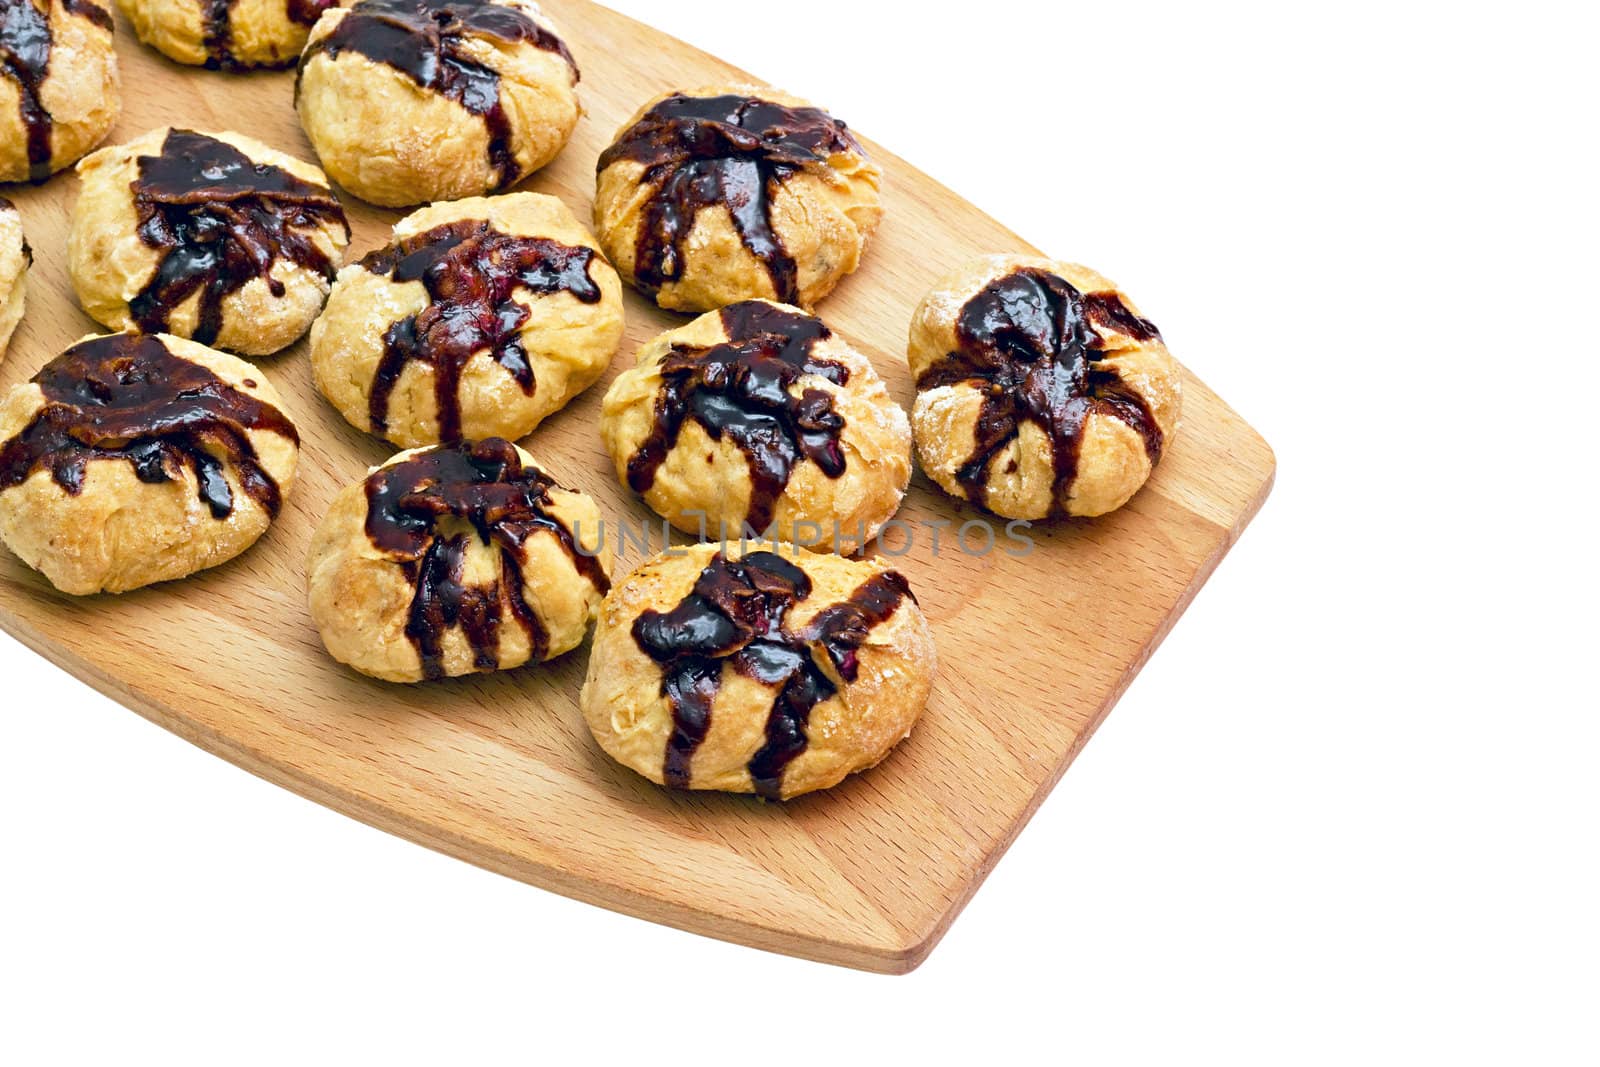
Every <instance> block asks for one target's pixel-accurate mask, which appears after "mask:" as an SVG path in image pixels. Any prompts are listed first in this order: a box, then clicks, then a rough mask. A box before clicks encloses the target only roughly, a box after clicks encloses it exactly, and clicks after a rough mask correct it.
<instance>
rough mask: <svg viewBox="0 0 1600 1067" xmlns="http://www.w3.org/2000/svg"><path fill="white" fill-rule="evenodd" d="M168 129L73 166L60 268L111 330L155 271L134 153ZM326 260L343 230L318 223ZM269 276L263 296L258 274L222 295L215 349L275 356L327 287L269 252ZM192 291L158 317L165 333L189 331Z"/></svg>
mask: <svg viewBox="0 0 1600 1067" xmlns="http://www.w3.org/2000/svg"><path fill="white" fill-rule="evenodd" d="M169 132H170V130H168V129H165V128H164V129H158V130H151V131H150V132H149V133H147V134H145V135H144V136H142V137H139V138H136V139H135V140H132V141H129V142H128V143H126V144H120V145H112V146H110V147H107V148H102V149H101V150H100V151H98V152H96V153H94V154H93V155H91V156H89V157H87V158H86V159H84V160H83V162H81V163H79V164H78V177H79V178H80V179H81V182H82V187H81V189H80V191H79V195H78V201H77V203H76V204H75V205H74V206H73V210H72V230H71V233H70V234H69V235H68V238H67V272H68V274H69V275H70V276H71V278H72V286H73V288H74V289H75V290H76V291H77V294H78V302H79V303H80V304H82V305H83V310H84V311H86V312H88V313H89V315H90V316H91V317H93V318H94V319H95V320H96V321H97V322H100V323H101V324H103V325H105V326H106V327H108V328H110V329H113V330H135V329H138V323H136V322H135V321H134V318H133V312H132V309H131V308H130V307H129V301H131V300H133V299H134V298H135V297H136V296H137V295H138V294H139V292H140V291H141V290H142V289H143V288H144V287H145V286H146V285H147V284H149V282H150V280H151V279H152V278H153V277H155V274H156V271H157V270H158V269H159V267H160V266H161V262H162V256H163V252H162V251H161V250H160V249H156V248H152V247H151V246H150V245H148V244H146V243H145V241H144V240H143V239H142V238H141V237H140V236H139V218H138V214H137V211H136V209H135V206H134V198H133V191H132V188H131V186H132V183H133V182H134V181H136V180H137V179H138V177H139V157H141V156H158V155H160V154H161V149H162V144H163V143H164V141H165V140H166V137H167V134H168V133H169ZM205 136H207V137H212V138H215V139H216V140H219V141H223V142H225V143H227V144H229V145H232V146H233V147H234V148H236V149H238V150H239V151H240V152H242V153H243V154H244V155H246V156H248V157H249V158H250V159H251V160H252V161H253V162H256V163H267V164H271V165H272V166H275V167H281V168H282V169H284V170H286V171H288V172H289V173H290V174H292V175H294V176H295V177H296V178H299V179H301V180H302V181H306V182H310V183H312V184H314V185H318V186H322V187H323V188H327V185H328V178H327V175H325V174H323V173H322V171H321V169H319V168H318V167H316V166H314V165H313V164H310V163H306V162H304V161H303V160H299V159H296V158H294V157H293V156H290V155H287V154H285V153H283V152H279V151H277V150H276V149H274V148H270V147H268V146H267V145H264V144H262V143H261V142H260V141H257V140H255V139H254V138H251V137H246V136H244V135H243V134H238V133H232V132H229V131H222V132H219V133H207V134H205ZM305 232H307V233H308V235H309V236H310V238H311V241H312V243H313V244H315V245H316V247H317V248H318V249H320V250H321V251H322V253H323V254H324V255H325V256H327V257H328V259H329V260H330V261H331V262H333V263H335V264H336V263H338V262H339V260H340V259H341V257H342V256H343V255H344V249H345V246H346V245H347V244H348V243H349V236H348V234H347V233H346V232H345V229H344V227H343V226H342V225H339V224H338V223H336V222H335V221H333V220H331V219H323V220H322V221H320V222H319V223H318V224H317V225H315V226H314V228H312V229H310V230H308V231H305ZM271 274H272V277H273V278H274V279H276V280H277V281H278V282H279V283H281V284H282V285H283V288H284V293H283V295H282V296H275V295H273V292H272V289H271V286H270V285H269V284H268V282H267V281H266V279H264V278H253V279H251V280H250V281H248V282H246V283H245V284H244V285H243V286H242V287H241V288H239V289H237V290H236V291H234V292H232V293H229V294H228V295H227V296H225V297H224V298H223V300H222V329H221V331H220V332H219V333H218V334H217V337H216V340H215V341H214V342H213V344H215V346H216V347H218V348H223V349H227V350H228V351H230V352H239V353H242V354H244V355H249V356H265V355H271V354H272V353H274V352H278V351H280V350H282V349H284V348H286V347H288V346H289V345H291V344H293V343H294V342H295V341H297V340H299V339H300V337H301V336H302V335H303V334H304V333H305V332H306V330H307V329H309V328H310V326H311V323H312V321H313V320H314V319H315V318H316V317H317V313H318V312H319V311H321V310H322V303H323V301H324V300H325V299H326V298H327V295H328V289H329V287H330V283H329V282H328V281H327V279H325V278H324V277H323V276H322V275H321V274H319V273H318V272H317V271H315V270H311V269H309V268H307V267H305V266H302V265H300V264H298V263H296V262H294V261H293V260H292V259H289V258H288V257H285V256H279V257H277V258H276V259H275V260H274V262H273V265H272V269H271ZM200 300H201V293H200V291H198V290H197V291H196V292H195V293H194V294H193V295H191V296H190V297H189V298H188V299H187V300H185V301H184V302H183V304H182V305H181V306H179V307H178V308H177V309H176V310H174V311H173V312H172V313H171V314H170V315H169V316H168V319H167V331H168V332H170V333H172V334H175V335H177V336H189V335H191V334H193V333H194V332H195V330H196V327H197V325H198V324H199V320H200Z"/></svg>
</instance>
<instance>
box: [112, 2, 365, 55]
mask: <svg viewBox="0 0 1600 1067" xmlns="http://www.w3.org/2000/svg"><path fill="white" fill-rule="evenodd" d="M338 2H339V0H117V3H118V5H119V6H120V7H121V8H122V13H123V14H124V15H125V16H127V19H128V21H129V22H131V23H133V29H134V32H135V33H137V34H138V35H139V40H141V41H143V42H144V43H145V44H147V45H150V46H151V47H153V48H155V49H156V50H157V51H158V52H160V53H161V54H162V55H164V56H166V57H167V58H168V59H171V60H174V61H176V62H178V63H187V64H189V65H190V66H193V67H199V66H205V67H210V68H211V69H212V70H248V69H250V68H252V67H273V68H275V67H292V66H293V65H294V63H295V60H297V59H299V58H300V50H301V49H302V48H304V47H305V46H306V38H307V37H308V36H310V34H311V27H312V26H315V25H316V23H317V19H318V18H320V17H321V16H322V13H323V12H324V11H326V10H328V9H329V8H330V7H336V6H338Z"/></svg>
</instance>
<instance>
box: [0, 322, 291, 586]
mask: <svg viewBox="0 0 1600 1067" xmlns="http://www.w3.org/2000/svg"><path fill="white" fill-rule="evenodd" d="M85 340H87V338H86V339H85ZM157 340H159V341H160V342H161V343H162V344H163V345H165V346H166V348H167V351H168V352H170V353H171V354H172V355H173V356H176V357H178V358H179V359H182V360H186V361H188V362H190V363H194V364H197V365H199V366H202V367H205V368H206V369H207V370H209V371H211V373H213V374H215V375H216V376H217V377H218V378H221V379H222V380H223V381H224V382H226V383H227V384H228V385H230V386H232V387H233V388H234V389H235V390H238V391H239V392H241V393H245V394H247V395H249V396H253V397H256V398H258V399H260V400H262V401H265V402H266V403H268V404H270V405H272V407H274V408H276V409H277V410H278V411H280V412H283V413H284V414H285V415H287V414H288V412H287V411H286V410H285V409H284V406H283V402H282V398H281V397H280V396H279V395H278V392H277V390H276V389H274V388H273V387H272V383H270V382H268V381H267V380H266V378H265V377H264V376H263V375H262V374H261V372H260V371H259V370H257V369H256V368H254V367H252V366H251V365H250V364H248V363H246V362H244V361H243V360H241V359H237V358H235V357H233V356H230V355H227V354H226V353H223V352H217V351H215V350H213V349H209V348H206V347H205V346H204V345H198V344H195V343H194V342H193V341H187V340H184V339H183V338H181V337H168V336H165V335H158V336H157ZM44 405H45V399H44V394H43V392H42V391H41V390H40V388H39V387H38V386H37V385H34V384H32V383H27V384H23V385H18V386H15V387H13V388H12V389H11V391H10V392H9V393H7V394H6V395H5V397H4V399H0V447H4V445H5V444H6V443H7V442H10V441H11V440H12V439H13V438H15V437H16V436H17V435H18V434H20V433H21V432H22V431H23V430H24V429H25V428H26V427H27V426H28V424H29V423H30V422H32V421H33V417H34V416H35V415H36V414H37V413H38V412H39V410H40V409H41V408H43V407H44ZM246 436H247V437H248V439H249V441H250V444H251V446H252V447H253V448H254V449H255V452H256V456H257V458H258V460H259V462H260V465H261V467H262V468H263V469H264V470H265V471H266V472H267V473H268V474H269V475H271V477H272V479H273V481H274V482H276V483H277V487H278V489H279V491H280V492H281V493H282V494H283V495H284V496H287V495H288V493H289V491H290V489H291V488H292V487H293V484H294V475H295V466H296V462H297V460H298V457H299V452H300V449H299V445H298V443H297V442H295V441H293V440H290V439H289V438H287V437H284V436H281V435H280V434H277V433H273V432H271V431H266V430H248V431H247V432H246ZM223 468H224V469H223V473H224V476H225V477H226V478H227V480H228V484H229V486H230V488H231V491H232V494H233V500H234V506H233V510H232V512H231V513H230V514H229V515H228V516H227V517H226V518H222V519H218V518H217V517H216V516H214V515H213V514H212V513H211V511H210V510H209V509H208V508H207V507H206V505H205V504H204V503H203V502H202V501H201V499H200V496H199V494H198V492H197V484H198V483H197V481H196V476H195V472H194V469H193V468H192V467H191V466H188V465H185V466H184V467H182V468H181V473H180V474H179V476H178V477H176V478H173V479H171V480H169V481H164V482H158V483H154V484H151V483H147V482H144V481H141V480H140V479H139V477H138V475H137V474H136V473H135V470H134V466H133V464H132V463H131V462H129V461H128V460H127V459H123V458H104V459H93V460H90V461H89V464H88V467H87V470H86V474H85V477H84V482H83V489H82V491H81V492H79V493H76V494H73V493H69V492H67V491H66V490H65V489H63V488H62V487H61V486H60V485H59V484H58V483H57V482H56V481H55V480H54V478H53V477H52V476H51V473H50V471H49V470H44V469H40V470H35V471H33V472H32V473H31V474H30V475H29V476H28V478H27V480H26V481H24V482H23V483H22V484H20V485H17V486H15V487H13V488H10V489H0V541H3V542H4V543H5V545H6V547H8V548H9V549H11V551H12V552H14V553H15V554H16V555H17V557H18V558H19V559H21V560H22V561H23V562H24V563H26V564H27V565H28V566H30V567H32V568H34V569H35V570H38V571H40V572H42V573H43V574H44V576H45V577H46V578H48V579H50V581H51V583H52V584H53V585H54V586H55V587H56V588H57V589H59V590H61V591H62V592H63V593H69V594H72V595H75V596H88V595H91V594H94V593H101V592H105V593H123V592H127V591H129V590H131V589H138V588H140V587H142V586H146V585H151V584H154V583H156V582H165V581H172V580H174V579H178V578H183V577H186V576H188V575H191V574H194V573H196V572H197V571H201V570H205V569H207V568H209V567H216V566H219V565H221V564H223V563H226V562H228V561H229V560H231V559H233V558H234V557H236V556H238V555H239V554H240V553H242V552H244V551H245V550H246V549H248V548H249V547H250V546H251V545H253V544H255V542H256V541H257V540H258V539H259V538H260V537H261V535H262V534H264V533H266V531H267V527H268V526H270V525H271V523H272V515H271V514H270V513H269V512H268V511H267V510H266V509H265V508H263V507H262V506H261V505H260V504H259V503H258V502H257V501H256V500H255V499H254V498H253V497H251V496H250V495H249V494H248V493H247V492H245V491H244V489H243V488H242V485H241V482H240V479H239V472H238V471H237V470H236V469H235V468H233V467H232V465H231V464H229V463H228V462H226V461H224V463H223Z"/></svg>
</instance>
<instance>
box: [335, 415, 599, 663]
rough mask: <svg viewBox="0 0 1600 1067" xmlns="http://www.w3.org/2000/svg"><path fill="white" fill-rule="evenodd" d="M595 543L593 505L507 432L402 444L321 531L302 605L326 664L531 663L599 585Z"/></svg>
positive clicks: (566, 634)
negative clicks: (330, 659)
mask: <svg viewBox="0 0 1600 1067" xmlns="http://www.w3.org/2000/svg"><path fill="white" fill-rule="evenodd" d="M602 538H603V530H602V528H601V523H600V517H599V511H598V509H597V508H596V507H595V504H594V501H592V500H591V499H589V498H588V497H586V496H584V495H583V494H581V493H576V492H573V491H572V490H570V489H566V488H564V487H562V486H561V485H559V484H557V483H556V481H555V479H554V478H552V477H551V476H550V475H549V474H547V473H545V472H544V471H543V470H542V469H540V468H539V467H538V466H537V465H536V464H535V463H534V462H533V460H532V459H531V458H530V457H529V456H528V455H527V453H525V452H523V451H522V450H521V449H519V448H517V447H516V446H515V445H513V444H511V443H510V442H509V441H506V440H503V439H501V438H490V439H489V440H486V441H481V442H476V443H472V442H461V443H457V444H453V445H441V446H436V447H433V448H427V449H421V450H418V451H413V452H404V453H401V454H400V455H399V456H397V457H395V458H394V459H392V460H390V461H389V462H388V463H386V464H384V465H383V466H382V467H379V468H378V469H377V470H375V471H373V472H372V473H371V474H370V475H369V476H368V477H367V479H366V480H365V481H364V482H363V483H362V484H360V485H358V486H352V487H350V488H349V489H347V490H345V492H344V493H342V494H341V495H340V496H339V498H338V499H337V500H336V501H335V502H334V506H333V509H332V510H331V512H330V513H329V515H328V517H327V518H326V519H325V520H324V521H323V523H322V525H321V526H320V527H319V529H318V531H317V533H316V535H315V536H314V538H313V544H312V551H311V559H310V563H309V572H310V574H311V607H312V614H313V616H314V617H315V619H316V621H317V625H318V627H319V629H320V630H321V631H322V635H323V639H324V641H325V642H326V644H327V646H328V649H329V650H330V652H332V653H333V655H334V656H335V657H336V658H337V659H339V660H340V661H341V662H344V663H347V664H349V665H350V666H353V667H354V668H356V669H357V670H359V671H362V672H364V673H366V674H370V675H373V676H374V677H378V678H384V679H387V680H390V681H401V682H415V681H423V680H437V679H440V678H446V677H453V676H457V675H462V674H471V673H476V672H484V671H495V670H503V669H508V668H511V667H517V666H520V665H522V664H524V663H528V662H541V661H543V660H547V659H551V658H553V657H555V656H558V655H561V654H562V653H564V652H567V651H569V650H570V649H572V648H573V647H574V646H576V645H577V644H578V643H579V642H580V641H581V640H582V639H583V636H584V634H585V633H586V632H587V629H588V624H589V619H590V617H591V614H592V612H593V611H594V609H595V608H596V607H597V606H598V604H599V602H600V598H601V596H603V595H604V594H605V592H606V590H607V589H609V588H610V580H609V578H608V577H607V567H608V566H609V562H608V561H609V558H610V557H609V553H608V552H607V550H606V549H605V546H604V544H603V543H602ZM396 635H400V636H401V638H402V641H403V644H402V643H401V641H396V640H395V637H396Z"/></svg>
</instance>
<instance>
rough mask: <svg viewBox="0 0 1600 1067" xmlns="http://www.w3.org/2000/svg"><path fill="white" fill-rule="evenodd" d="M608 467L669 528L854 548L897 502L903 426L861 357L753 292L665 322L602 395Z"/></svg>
mask: <svg viewBox="0 0 1600 1067" xmlns="http://www.w3.org/2000/svg"><path fill="white" fill-rule="evenodd" d="M600 433H601V436H602V437H603V438H604V439H605V442H606V447H607V449H609V450H610V452H611V458H612V460H613V462H614V463H615V464H616V470H617V477H618V478H619V479H620V480H621V481H622V483H623V484H624V485H627V486H629V487H631V488H632V489H633V490H634V491H635V492H637V493H639V494H640V495H641V496H643V498H644V500H645V503H647V504H649V505H650V507H651V508H652V509H653V510H654V511H655V512H656V513H657V514H659V515H661V516H662V517H663V518H665V519H666V520H667V521H669V522H671V523H672V524H673V525H674V526H676V527H678V528H679V529H681V530H685V531H688V532H690V533H699V534H701V535H702V536H706V535H709V536H713V537H720V536H732V537H735V538H737V537H738V536H739V534H740V532H741V531H742V530H744V529H749V530H751V531H754V532H757V533H762V532H766V531H767V530H769V529H772V530H775V531H776V536H778V537H779V538H781V539H783V540H794V541H800V542H803V543H828V544H833V545H835V546H837V545H838V544H840V543H842V542H844V541H851V542H854V543H857V544H864V543H865V542H866V541H868V540H870V539H871V538H872V537H874V536H876V534H877V532H878V529H879V528H880V527H881V526H882V525H883V524H884V522H886V521H887V520H888V519H889V518H890V516H892V515H893V514H894V513H895V511H896V509H898V508H899V506H900V500H901V497H902V496H903V495H904V494H905V490H906V484H907V482H908V481H909V480H910V478H911V427H910V424H909V423H908V422H907V420H906V415H905V412H904V411H903V410H901V408H900V406H899V405H898V404H896V403H895V402H894V400H893V398H892V397H890V396H889V392H888V390H887V389H886V388H884V384H883V382H882V380H881V379H879V377H878V375H877V372H876V371H874V370H873V367H872V364H871V363H870V362H869V361H868V360H867V358H866V357H865V356H863V355H861V354H860V353H859V352H857V351H856V350H855V349H854V348H852V347H851V346H850V344H849V343H848V342H847V341H845V340H844V339H843V338H842V337H840V336H838V335H837V334H835V333H834V332H833V331H832V330H830V329H829V328H828V327H827V325H825V324H824V323H823V321H822V320H821V319H818V318H815V317H813V316H811V315H807V314H806V313H805V312H803V311H801V310H800V309H798V308H793V307H786V306H784V305H782V304H774V303H771V302H769V301H765V300H750V301H744V302H741V303H738V304H730V305H729V306H727V307H725V308H723V309H722V310H720V311H713V312H708V313H707V314H705V315H702V316H700V317H699V318H698V319H695V320H694V321H693V322H691V323H689V324H688V325H687V326H682V327H679V328H678V329H676V330H669V331H667V332H666V333H664V334H662V335H661V336H659V337H657V338H656V339H655V340H653V341H651V342H650V343H649V344H647V345H645V346H644V348H643V349H641V350H640V352H639V359H638V366H637V367H635V368H634V369H632V370H629V371H625V372H623V373H622V374H620V375H618V376H617V379H616V380H615V381H614V382H612V383H611V388H610V390H609V391H608V392H607V393H606V398H605V404H604V406H603V408H602V413H601V419H600Z"/></svg>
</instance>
